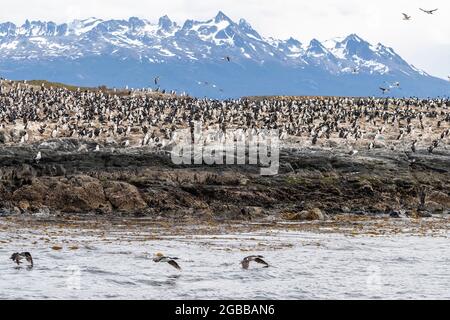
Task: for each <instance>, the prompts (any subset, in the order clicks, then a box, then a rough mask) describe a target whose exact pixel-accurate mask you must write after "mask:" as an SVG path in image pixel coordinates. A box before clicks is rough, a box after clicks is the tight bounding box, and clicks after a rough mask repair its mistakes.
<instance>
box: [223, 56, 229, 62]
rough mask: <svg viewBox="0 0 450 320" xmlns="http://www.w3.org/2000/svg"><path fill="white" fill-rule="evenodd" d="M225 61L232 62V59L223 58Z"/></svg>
mask: <svg viewBox="0 0 450 320" xmlns="http://www.w3.org/2000/svg"><path fill="white" fill-rule="evenodd" d="M223 59H224V60H227V61H228V62H231V58H230V56H226V57H225V58H223Z"/></svg>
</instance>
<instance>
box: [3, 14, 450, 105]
mask: <svg viewBox="0 0 450 320" xmlns="http://www.w3.org/2000/svg"><path fill="white" fill-rule="evenodd" d="M227 57H229V58H230V59H231V61H228V60H227ZM0 76H3V77H5V78H12V79H43V78H45V79H48V80H50V81H59V82H64V83H72V84H75V85H82V86H97V85H103V84H104V85H108V86H116V87H125V86H129V87H149V86H152V87H154V86H155V85H154V83H153V78H154V77H155V76H160V82H159V85H160V86H161V88H165V89H168V90H172V89H173V90H177V91H179V92H181V91H185V92H188V93H190V94H192V95H196V96H211V97H223V98H224V97H237V96H243V95H272V94H289V95H302V94H305V95H353V96H366V95H381V90H380V89H379V87H385V88H388V87H389V86H392V87H393V88H392V90H391V91H390V92H389V95H393V96H439V95H440V96H442V95H450V83H448V82H447V81H445V80H442V79H439V78H435V77H432V76H430V75H428V74H427V73H425V72H424V71H421V70H419V69H417V68H415V67H414V66H412V65H410V64H409V63H407V62H406V61H405V60H403V59H402V58H401V57H400V56H399V55H398V54H396V53H395V51H394V50H393V49H392V48H388V47H386V46H384V45H382V44H377V45H372V44H370V43H368V42H366V41H364V40H363V39H361V38H360V37H358V36H357V35H355V34H351V35H349V36H348V37H346V38H342V39H334V40H329V41H325V42H323V43H321V42H320V41H318V40H316V39H314V40H312V41H311V42H310V43H309V44H302V43H301V42H300V41H298V40H296V39H293V38H290V39H288V40H277V39H272V38H264V37H263V36H261V35H260V34H259V33H258V32H257V31H256V30H254V29H253V28H252V26H251V25H250V24H249V23H247V22H246V21H245V20H243V19H241V20H240V21H239V22H237V23H236V22H234V21H232V20H231V19H230V18H228V17H227V16H226V15H225V14H224V13H222V12H219V13H218V14H217V16H216V17H214V18H213V19H211V20H208V21H193V20H187V21H186V22H185V23H184V24H183V25H182V26H180V25H177V24H176V23H175V22H173V21H171V20H170V19H169V18H168V17H167V16H164V17H161V18H160V19H159V22H158V24H153V23H151V22H149V21H147V20H142V19H138V18H135V17H133V18H130V19H128V20H108V21H103V20H100V19H95V18H91V19H87V20H76V21H73V22H71V23H67V24H60V25H57V24H55V23H53V22H41V21H32V22H30V21H26V22H25V23H24V24H23V25H22V26H16V25H15V24H13V23H10V22H6V23H1V24H0ZM396 82H399V83H400V88H397V87H396V86H395V85H394V84H395V83H396Z"/></svg>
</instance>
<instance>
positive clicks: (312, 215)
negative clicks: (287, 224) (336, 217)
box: [283, 208, 326, 221]
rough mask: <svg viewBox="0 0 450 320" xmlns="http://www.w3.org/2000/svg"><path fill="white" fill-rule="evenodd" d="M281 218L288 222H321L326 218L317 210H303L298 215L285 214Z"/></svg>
mask: <svg viewBox="0 0 450 320" xmlns="http://www.w3.org/2000/svg"><path fill="white" fill-rule="evenodd" d="M283 218H284V219H286V220H290V221H315V220H320V221H323V220H325V219H326V216H325V215H324V214H323V213H322V211H321V210H320V209H319V208H314V209H310V210H303V211H301V212H299V213H287V214H284V215H283Z"/></svg>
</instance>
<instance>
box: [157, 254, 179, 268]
mask: <svg viewBox="0 0 450 320" xmlns="http://www.w3.org/2000/svg"><path fill="white" fill-rule="evenodd" d="M175 260H178V258H175V257H166V256H164V255H163V254H162V253H157V254H156V255H155V256H154V257H153V262H167V263H168V264H170V265H171V266H172V267H174V268H175V269H177V270H181V267H180V266H179V265H178V263H177V262H176V261H175Z"/></svg>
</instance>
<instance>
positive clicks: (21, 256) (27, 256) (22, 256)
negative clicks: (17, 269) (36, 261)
mask: <svg viewBox="0 0 450 320" xmlns="http://www.w3.org/2000/svg"><path fill="white" fill-rule="evenodd" d="M10 259H11V260H12V261H14V262H15V263H17V265H20V264H21V263H22V262H21V261H22V259H25V260H27V262H29V263H30V267H33V258H32V257H31V254H30V253H29V252H22V253H19V252H16V253H13V254H12V256H11V258H10Z"/></svg>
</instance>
